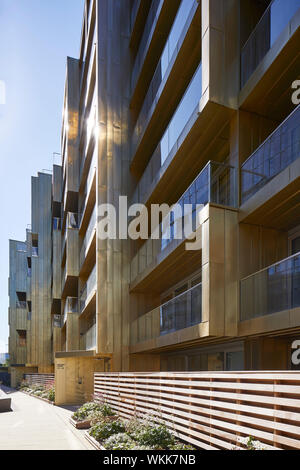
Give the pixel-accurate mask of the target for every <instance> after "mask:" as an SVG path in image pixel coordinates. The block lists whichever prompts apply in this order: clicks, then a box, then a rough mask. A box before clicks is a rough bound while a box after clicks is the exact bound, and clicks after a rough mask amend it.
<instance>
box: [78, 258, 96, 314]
mask: <svg viewBox="0 0 300 470" xmlns="http://www.w3.org/2000/svg"><path fill="white" fill-rule="evenodd" d="M96 267H97V265H95V267H94V269H93V270H92V272H91V274H90V276H89V278H88V280H87V283H86V284H85V286H84V287H83V289H82V290H81V293H80V313H82V312H83V310H84V309H85V307H86V305H87V302H88V300H89V298H90V296H91V294H92V292H93V291H95V290H96V279H97V277H96V275H97V271H96Z"/></svg>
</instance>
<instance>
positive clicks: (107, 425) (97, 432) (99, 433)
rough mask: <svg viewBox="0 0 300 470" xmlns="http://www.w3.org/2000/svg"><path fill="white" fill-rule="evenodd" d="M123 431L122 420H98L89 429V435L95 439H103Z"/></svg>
mask: <svg viewBox="0 0 300 470" xmlns="http://www.w3.org/2000/svg"><path fill="white" fill-rule="evenodd" d="M124 432H125V425H124V423H123V422H122V421H120V420H117V421H110V422H105V421H102V422H99V423H98V424H95V426H93V427H92V428H91V430H90V436H92V437H93V438H94V439H96V441H99V442H100V441H103V440H105V439H108V438H109V437H110V436H112V435H113V434H119V433H124Z"/></svg>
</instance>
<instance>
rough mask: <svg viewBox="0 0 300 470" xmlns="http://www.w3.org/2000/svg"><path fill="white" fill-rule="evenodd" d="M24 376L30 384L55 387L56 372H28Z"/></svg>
mask: <svg viewBox="0 0 300 470" xmlns="http://www.w3.org/2000/svg"><path fill="white" fill-rule="evenodd" d="M24 378H25V380H26V382H28V383H29V384H30V385H43V386H44V387H54V374H26V375H25V376H24Z"/></svg>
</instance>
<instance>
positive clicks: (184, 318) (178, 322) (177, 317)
mask: <svg viewBox="0 0 300 470" xmlns="http://www.w3.org/2000/svg"><path fill="white" fill-rule="evenodd" d="M201 321H202V283H200V284H198V285H197V286H195V287H193V288H192V289H190V290H188V291H187V292H184V293H183V294H181V295H179V296H177V297H175V298H174V299H172V300H170V301H169V302H167V303H165V304H164V305H162V306H161V307H160V334H161V335H165V334H168V333H171V332H172V331H178V330H182V329H184V328H188V327H190V326H193V325H197V324H198V323H201Z"/></svg>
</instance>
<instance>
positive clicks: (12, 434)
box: [0, 387, 93, 450]
mask: <svg viewBox="0 0 300 470" xmlns="http://www.w3.org/2000/svg"><path fill="white" fill-rule="evenodd" d="M2 389H3V390H4V391H6V392H8V393H9V395H10V396H11V398H12V409H13V411H11V412H8V413H0V450H93V448H92V446H91V445H90V444H89V443H88V442H87V441H86V440H85V438H84V436H83V431H78V430H77V429H75V428H74V427H73V426H72V425H71V424H70V423H69V422H68V418H69V417H70V416H71V414H72V411H70V410H67V409H65V408H61V407H57V406H53V405H49V404H48V403H45V402H43V401H41V400H38V399H37V398H33V397H30V396H28V395H25V394H24V393H21V392H17V391H15V390H9V389H6V388H4V387H2Z"/></svg>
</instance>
